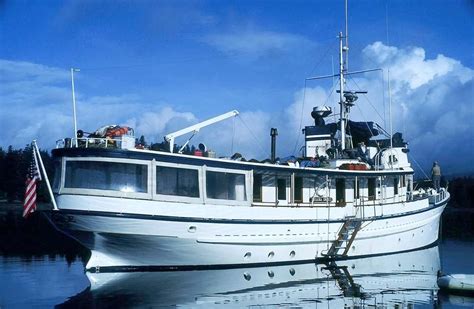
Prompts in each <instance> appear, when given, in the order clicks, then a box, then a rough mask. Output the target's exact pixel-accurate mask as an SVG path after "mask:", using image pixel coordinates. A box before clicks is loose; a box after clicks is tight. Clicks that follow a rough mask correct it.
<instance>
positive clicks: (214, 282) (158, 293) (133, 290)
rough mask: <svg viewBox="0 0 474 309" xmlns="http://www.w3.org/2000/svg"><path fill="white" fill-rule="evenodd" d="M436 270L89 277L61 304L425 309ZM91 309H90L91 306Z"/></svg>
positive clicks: (435, 266) (427, 261) (408, 264)
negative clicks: (400, 308) (415, 308)
mask: <svg viewBox="0 0 474 309" xmlns="http://www.w3.org/2000/svg"><path fill="white" fill-rule="evenodd" d="M439 269H440V259H439V251H438V247H432V248H428V249H424V250H419V251H412V252H406V253H400V254H392V255H385V256H378V257H370V258H364V259H353V260H345V261H340V262H337V264H336V263H335V262H332V263H331V264H329V263H328V264H299V265H285V266H272V267H270V266H269V267H258V268H257V267H255V268H236V269H221V270H194V271H163V272H122V273H90V272H87V273H86V275H87V276H88V278H89V280H90V282H91V285H90V287H89V288H88V289H87V290H86V291H84V292H82V293H80V294H78V295H76V296H74V297H73V298H71V299H70V300H69V301H68V302H67V303H66V304H67V305H75V304H85V305H91V304H96V305H97V304H99V305H109V304H110V302H116V301H117V300H118V299H119V300H120V304H122V305H132V306H137V305H138V306H152V305H158V304H159V305H163V306H171V305H184V306H192V307H200V306H202V307H209V306H221V305H233V306H249V305H278V304H285V305H286V304H287V305H295V304H298V305H300V306H303V307H304V306H314V304H315V303H325V304H327V305H329V306H331V308H333V307H334V308H342V307H344V306H345V307H347V306H358V305H364V304H365V305H374V306H379V305H381V304H389V303H391V304H394V303H397V304H414V303H431V302H433V300H434V297H435V295H436V290H437V285H436V278H437V277H436V273H437V271H438V270H439ZM89 302H90V303H89Z"/></svg>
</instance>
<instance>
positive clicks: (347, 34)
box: [344, 0, 349, 70]
mask: <svg viewBox="0 0 474 309" xmlns="http://www.w3.org/2000/svg"><path fill="white" fill-rule="evenodd" d="M344 7H345V16H346V18H345V20H346V46H345V47H344V48H345V51H346V70H349V30H348V29H349V28H348V22H347V20H348V14H347V0H345V1H344Z"/></svg>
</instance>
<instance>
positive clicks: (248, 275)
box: [244, 273, 252, 281]
mask: <svg viewBox="0 0 474 309" xmlns="http://www.w3.org/2000/svg"><path fill="white" fill-rule="evenodd" d="M244 278H245V280H247V281H250V279H252V276H250V274H249V273H244Z"/></svg>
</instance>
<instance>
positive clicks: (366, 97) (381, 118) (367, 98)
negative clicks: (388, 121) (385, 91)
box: [349, 76, 384, 121]
mask: <svg viewBox="0 0 474 309" xmlns="http://www.w3.org/2000/svg"><path fill="white" fill-rule="evenodd" d="M349 79H350V80H351V81H352V82H353V83H354V84H355V85H356V87H357V88H358V89H359V90H360V91H362V88H360V87H359V85H358V84H357V82H356V81H355V80H354V79H353V78H352V77H350V76H349ZM364 98H365V99H366V100H367V102H369V104H370V106H372V108H373V109H374V111H375V112H376V113H377V115H378V116H379V117H380V120H382V121H384V118H383V117H382V115H380V113H379V112H378V110H377V109H376V108H375V106H374V104H372V102H371V101H370V100H369V97H368V96H367V95H366V94H364Z"/></svg>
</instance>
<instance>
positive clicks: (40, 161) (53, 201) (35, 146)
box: [32, 140, 59, 210]
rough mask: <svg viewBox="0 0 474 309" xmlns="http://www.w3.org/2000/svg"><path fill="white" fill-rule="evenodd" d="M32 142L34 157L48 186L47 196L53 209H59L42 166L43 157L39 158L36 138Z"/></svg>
mask: <svg viewBox="0 0 474 309" xmlns="http://www.w3.org/2000/svg"><path fill="white" fill-rule="evenodd" d="M32 144H33V147H34V151H35V153H36V157H37V158H38V160H39V163H40V164H39V165H40V167H41V171H42V172H43V176H44V180H45V181H46V186H47V187H48V191H49V196H50V197H51V203H53V210H59V209H58V205H57V204H56V199H55V198H54V194H53V190H52V189H51V185H50V183H49V179H48V174H46V169H45V168H44V164H43V159H42V158H41V154H40V151H39V149H38V145H37V144H36V140H33V142H32Z"/></svg>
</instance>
